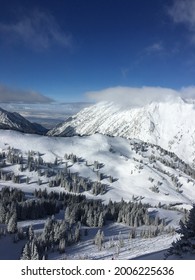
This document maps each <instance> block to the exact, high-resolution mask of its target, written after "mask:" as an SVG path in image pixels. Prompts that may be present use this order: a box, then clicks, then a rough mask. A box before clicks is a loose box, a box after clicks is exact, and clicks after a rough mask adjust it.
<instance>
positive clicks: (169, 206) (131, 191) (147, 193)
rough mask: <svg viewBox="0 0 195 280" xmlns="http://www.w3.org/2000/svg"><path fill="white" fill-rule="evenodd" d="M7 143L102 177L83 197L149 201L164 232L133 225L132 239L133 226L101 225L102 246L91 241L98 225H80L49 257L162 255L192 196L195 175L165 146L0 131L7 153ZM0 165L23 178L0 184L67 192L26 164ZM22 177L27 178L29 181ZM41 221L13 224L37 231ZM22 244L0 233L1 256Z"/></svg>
mask: <svg viewBox="0 0 195 280" xmlns="http://www.w3.org/2000/svg"><path fill="white" fill-rule="evenodd" d="M11 148H13V149H14V150H15V151H17V152H18V153H20V154H21V155H22V156H23V158H24V159H25V158H27V157H28V153H29V151H31V152H32V151H33V152H34V154H35V155H36V154H39V157H41V158H42V159H43V160H44V161H45V162H48V163H51V162H52V163H54V162H55V164H57V165H56V166H57V167H55V169H59V170H62V169H64V168H65V167H68V170H69V172H71V173H76V174H79V176H81V177H83V178H87V179H88V180H90V181H91V182H95V181H101V184H104V185H105V186H106V191H104V192H102V193H98V194H97V193H96V195H95V194H94V192H92V190H86V191H82V194H85V195H86V197H87V198H93V199H101V200H102V201H103V203H105V204H107V203H109V200H110V199H111V200H112V201H117V202H120V201H121V199H123V200H124V201H135V202H138V203H139V202H142V203H149V204H150V205H151V207H150V208H149V209H148V212H149V214H150V215H154V216H155V217H157V218H158V219H159V220H161V219H162V220H163V221H164V223H165V227H164V231H163V232H162V233H161V234H159V235H157V236H154V237H150V236H147V237H146V236H142V231H143V230H145V229H146V230H149V227H146V226H140V227H138V229H137V233H136V238H130V237H129V232H130V229H131V228H132V227H130V226H128V225H125V224H123V223H110V224H106V225H104V226H103V227H102V228H101V230H102V231H103V232H104V241H103V244H102V246H101V248H99V247H98V246H97V245H96V244H94V237H95V235H96V233H97V232H98V229H99V228H98V227H90V228H88V227H86V226H82V227H81V239H80V241H79V242H78V243H76V244H74V245H71V246H68V247H66V250H65V253H63V254H59V253H58V252H57V251H55V250H54V252H52V253H51V254H49V257H48V258H49V259H97V260H98V259H164V253H165V252H166V249H168V248H169V247H170V245H171V243H172V242H173V240H176V238H179V236H178V235H177V234H176V233H175V232H174V230H172V229H175V228H177V227H178V225H179V221H180V219H182V218H183V217H184V212H185V209H187V210H189V209H191V207H192V204H193V202H194V200H195V180H194V178H193V176H194V175H193V174H191V173H190V172H191V170H190V172H189V170H188V165H185V164H184V163H182V161H180V159H178V158H177V157H176V156H174V155H170V154H168V153H167V152H165V150H162V149H160V148H159V147H157V146H155V145H154V146H151V145H147V144H146V143H143V142H141V141H139V140H126V139H123V138H120V137H108V136H104V135H100V134H95V135H92V136H83V137H78V136H74V137H67V138H60V137H59V138H55V137H44V136H38V135H29V134H22V133H19V132H14V131H1V133H0V152H5V153H8V152H9V150H10V149H11ZM65 154H74V155H76V156H77V157H78V158H79V160H77V161H75V162H72V161H71V160H69V159H67V158H66V156H65ZM161 158H163V159H164V161H163V160H161ZM94 161H96V162H98V163H99V166H96V165H95V164H94ZM189 168H190V167H189ZM1 170H3V172H8V173H9V172H12V173H13V174H15V175H17V176H21V178H22V180H21V181H20V183H18V182H17V183H16V182H14V180H11V181H10V180H3V179H1V180H0V188H2V187H4V186H10V187H16V188H20V189H21V190H22V191H24V192H25V194H26V195H28V194H29V195H31V194H32V193H33V191H34V190H35V189H37V190H38V189H42V190H44V189H45V188H46V189H47V190H48V192H50V191H56V192H59V191H60V192H64V191H66V190H65V189H64V188H62V186H56V187H51V186H50V187H49V179H48V178H47V176H46V175H45V173H44V174H41V175H40V173H39V174H38V172H35V171H34V170H33V171H29V170H28V169H25V170H24V171H21V169H20V165H19V164H6V165H5V166H3V167H2V168H1ZM100 174H101V176H100ZM25 178H28V182H27V180H26V179H25ZM40 178H41V180H40ZM63 215H64V212H63V213H62V211H61V212H60V213H59V214H57V215H56V217H55V218H56V219H60V218H61V216H63ZM44 223H45V219H41V220H33V219H32V220H29V221H28V220H25V221H19V222H18V227H26V226H28V225H33V228H34V230H35V232H37V233H38V232H41V230H42V229H43V225H44ZM0 227H1V228H2V227H3V225H0ZM86 232H87V233H86ZM24 244H25V241H24V240H21V241H19V242H16V243H13V234H7V235H6V236H3V237H1V238H0V259H19V258H20V254H21V251H22V248H23V246H24ZM186 258H188V257H186Z"/></svg>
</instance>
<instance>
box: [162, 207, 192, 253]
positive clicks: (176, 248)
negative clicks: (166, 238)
mask: <svg viewBox="0 0 195 280" xmlns="http://www.w3.org/2000/svg"><path fill="white" fill-rule="evenodd" d="M176 232H178V233H179V234H180V235H181V236H180V239H178V240H177V241H176V242H173V243H172V247H171V248H170V249H169V250H168V253H167V254H166V256H165V257H166V258H167V257H168V256H170V255H180V256H182V254H183V253H187V252H190V253H193V254H195V204H194V205H193V207H192V209H191V210H190V213H189V217H188V219H187V221H186V223H185V224H184V223H183V222H182V221H180V228H179V229H178V230H177V231H176Z"/></svg>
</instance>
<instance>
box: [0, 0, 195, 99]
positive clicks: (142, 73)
mask: <svg viewBox="0 0 195 280" xmlns="http://www.w3.org/2000/svg"><path fill="white" fill-rule="evenodd" d="M1 7H2V8H1V11H0V54H1V65H0V72H1V78H0V102H5V103H6V102H7V103H9V102H15V103H20V102H23V103H30V104H31V103H34V104H36V103H37V104H50V103H52V102H57V103H64V102H65V103H69V102H88V101H90V99H89V93H90V92H95V93H96V95H98V94H99V93H100V94H101V92H102V91H103V90H107V89H111V88H118V87H121V88H129V89H132V88H138V89H139V88H143V87H151V88H156V89H157V88H166V89H172V90H175V91H178V92H180V91H181V89H182V88H189V87H190V88H191V89H193V96H194V95H195V94H194V92H195V90H194V73H195V56H194V47H195V19H194V17H193V12H194V11H195V3H194V2H193V1H192V0H187V1H183V0H177V1H176V0H172V1H168V0H165V1H155V0H151V1H150V5H148V3H146V1H142V0H138V1H134V0H132V1H129V0H120V1H119V0H114V1H111V0H107V1H103V0H98V1H96V0H95V1H93V2H90V1H87V0H84V1H82V2H81V1H78V0H73V1H63V2H55V3H54V2H53V1H51V0H49V1H41V2H40V1H38V0H34V1H28V3H27V2H26V1H24V0H19V1H17V3H16V2H15V1H13V0H8V1H6V3H5V2H4V3H3V4H2V5H1Z"/></svg>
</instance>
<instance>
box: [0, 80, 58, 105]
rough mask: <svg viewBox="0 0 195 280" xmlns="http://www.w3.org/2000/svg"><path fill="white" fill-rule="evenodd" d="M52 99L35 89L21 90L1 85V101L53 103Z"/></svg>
mask: <svg viewBox="0 0 195 280" xmlns="http://www.w3.org/2000/svg"><path fill="white" fill-rule="evenodd" d="M53 101H54V100H52V99H51V98H49V97H46V96H44V95H42V94H40V93H38V92H35V91H28V90H19V89H13V88H10V87H7V86H5V85H0V102H1V103H9V102H13V103H29V104H36V103H51V102H53Z"/></svg>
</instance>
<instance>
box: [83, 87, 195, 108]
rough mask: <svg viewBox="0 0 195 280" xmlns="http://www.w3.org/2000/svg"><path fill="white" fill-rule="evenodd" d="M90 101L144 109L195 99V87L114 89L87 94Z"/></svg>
mask: <svg viewBox="0 0 195 280" xmlns="http://www.w3.org/2000/svg"><path fill="white" fill-rule="evenodd" d="M86 95H87V97H88V98H89V99H90V100H93V101H96V102H101V101H108V102H114V103H116V104H118V105H121V106H124V107H126V106H128V107H142V106H144V105H147V104H150V103H152V102H174V101H175V100H178V98H179V97H180V98H182V99H185V100H189V99H195V87H193V86H191V87H186V88H182V89H180V90H174V89H170V88H163V87H140V88H136V87H121V86H118V87H113V88H107V89H103V90H100V91H91V92H87V93H86Z"/></svg>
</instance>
